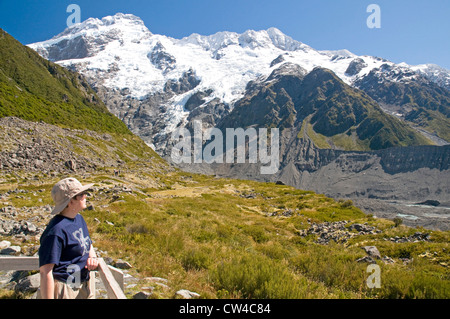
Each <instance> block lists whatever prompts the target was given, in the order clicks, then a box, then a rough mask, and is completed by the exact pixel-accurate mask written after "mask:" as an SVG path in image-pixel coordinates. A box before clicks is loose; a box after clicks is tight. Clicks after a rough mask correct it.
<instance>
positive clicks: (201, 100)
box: [29, 13, 450, 151]
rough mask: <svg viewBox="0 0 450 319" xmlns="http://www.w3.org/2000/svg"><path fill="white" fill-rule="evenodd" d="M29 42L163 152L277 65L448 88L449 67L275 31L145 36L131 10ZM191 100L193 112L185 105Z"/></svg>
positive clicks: (357, 79)
mask: <svg viewBox="0 0 450 319" xmlns="http://www.w3.org/2000/svg"><path fill="white" fill-rule="evenodd" d="M29 46H30V47H31V48H33V49H35V50H36V51H37V52H38V53H39V54H41V55H42V56H43V57H45V58H47V59H49V60H51V61H55V62H57V63H58V64H60V65H62V66H65V67H68V68H71V69H73V70H76V71H78V72H80V73H82V74H83V75H85V76H86V77H87V78H88V80H89V81H90V83H91V85H92V86H93V87H94V88H95V89H96V90H97V91H98V92H99V95H100V97H101V98H102V99H103V100H104V102H105V103H106V105H107V106H108V107H109V108H110V110H111V111H112V112H113V113H114V114H116V115H117V116H118V117H119V118H121V119H122V120H123V121H124V122H125V123H126V124H127V125H128V126H129V127H130V128H131V129H132V130H133V131H134V132H135V133H137V134H138V135H140V136H141V137H142V138H143V139H144V140H145V141H146V142H147V143H149V144H150V145H154V147H155V148H156V150H157V151H158V150H161V149H164V147H165V146H166V143H165V142H164V141H165V140H166V138H167V135H168V134H169V133H170V132H171V130H173V129H174V128H175V127H177V126H179V125H186V124H188V123H189V119H192V117H193V116H194V114H195V116H197V118H198V116H201V118H203V119H206V118H208V119H209V120H208V121H209V122H208V121H207V122H208V124H210V125H214V124H215V122H216V120H217V119H218V118H220V117H221V116H222V115H223V114H225V113H227V112H229V111H230V110H231V109H232V108H233V105H234V103H235V102H236V101H238V100H239V99H241V98H242V97H243V96H244V95H245V93H246V88H247V86H248V84H249V83H251V81H255V80H259V81H261V80H262V79H266V78H268V77H269V75H270V74H271V73H272V72H273V71H274V70H275V69H276V68H278V67H279V66H280V65H281V64H283V63H291V64H296V65H299V66H301V68H303V69H304V70H306V72H310V71H312V70H313V69H314V68H315V67H321V68H326V69H329V70H332V71H333V72H334V73H335V74H336V75H337V76H338V77H339V78H340V79H341V80H342V81H343V82H345V83H346V84H349V85H351V86H355V87H358V85H362V83H363V79H364V78H365V77H366V76H368V75H370V74H371V75H372V76H373V75H374V74H376V75H377V76H376V79H377V81H378V82H379V81H390V82H401V83H408V81H415V80H417V79H418V78H421V79H426V81H429V82H432V83H436V85H438V86H439V87H442V88H444V90H446V92H448V90H449V88H450V72H449V71H448V70H445V69H443V68H440V67H438V66H435V65H421V66H409V65H406V64H404V63H402V64H394V63H392V62H389V61H387V60H384V59H382V58H377V57H372V56H357V55H355V54H353V53H351V52H349V51H347V50H338V51H318V50H315V49H313V48H311V47H309V46H308V45H306V44H304V43H301V42H299V41H296V40H294V39H292V38H291V37H289V36H287V35H285V34H283V33H282V32H281V31H280V30H278V29H276V28H270V29H268V30H261V31H253V30H248V31H246V32H244V33H242V34H238V33H235V32H218V33H216V34H213V35H209V36H204V35H199V34H192V35H190V36H188V37H185V38H182V39H174V38H170V37H167V36H164V35H158V34H152V33H151V32H150V31H149V30H148V29H147V27H146V26H145V25H144V23H143V21H142V20H141V19H140V18H138V17H136V16H134V15H131V14H122V13H118V14H116V15H114V16H108V17H105V18H103V19H101V20H100V19H94V18H90V19H88V20H86V21H84V22H82V23H79V24H75V25H73V26H71V27H69V28H67V29H66V30H65V31H64V32H62V33H60V34H58V35H56V36H55V37H54V38H52V39H50V40H47V41H44V42H39V43H34V44H30V45H29ZM193 101H195V103H194V105H195V108H196V110H194V109H193V107H191V108H187V107H186V105H187V104H188V103H190V102H193ZM189 105H191V104H189ZM446 107H448V106H446ZM195 112H197V113H195ZM396 112H397V114H400V115H404V114H401V111H399V110H398V109H397V110H396Z"/></svg>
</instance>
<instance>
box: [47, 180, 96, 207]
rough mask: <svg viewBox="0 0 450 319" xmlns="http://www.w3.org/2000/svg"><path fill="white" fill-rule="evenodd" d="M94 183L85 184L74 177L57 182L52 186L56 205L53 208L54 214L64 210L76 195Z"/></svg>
mask: <svg viewBox="0 0 450 319" xmlns="http://www.w3.org/2000/svg"><path fill="white" fill-rule="evenodd" d="M93 185H94V184H88V185H85V186H83V185H81V183H80V182H79V181H78V180H77V179H76V178H73V177H69V178H65V179H63V180H61V181H59V182H58V183H56V184H55V186H53V188H52V198H53V201H54V202H55V205H56V206H55V208H53V210H52V215H56V214H59V213H60V212H62V211H63V210H64V208H66V207H67V205H68V204H69V202H70V200H71V199H72V198H73V197H74V196H75V195H77V194H80V193H82V192H84V191H85V190H87V189H89V188H91V187H92V186H93Z"/></svg>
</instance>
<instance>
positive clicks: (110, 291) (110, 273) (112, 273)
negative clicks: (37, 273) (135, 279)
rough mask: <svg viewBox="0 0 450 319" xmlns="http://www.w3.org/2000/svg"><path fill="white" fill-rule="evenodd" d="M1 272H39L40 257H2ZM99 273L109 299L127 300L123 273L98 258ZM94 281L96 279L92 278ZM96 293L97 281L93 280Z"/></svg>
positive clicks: (92, 284)
mask: <svg viewBox="0 0 450 319" xmlns="http://www.w3.org/2000/svg"><path fill="white" fill-rule="evenodd" d="M0 270H39V257H11V256H7V257H3V256H2V257H0ZM97 271H98V273H99V274H100V278H101V280H102V282H103V285H104V286H105V288H106V293H107V295H108V298H109V299H126V297H125V294H124V293H123V272H122V271H121V270H119V269H117V268H114V267H111V266H108V265H107V264H106V262H105V261H104V260H103V258H98V268H97ZM92 279H94V278H92ZM90 284H91V289H92V291H94V292H95V280H91V283H90Z"/></svg>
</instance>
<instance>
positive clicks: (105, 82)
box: [29, 13, 450, 228]
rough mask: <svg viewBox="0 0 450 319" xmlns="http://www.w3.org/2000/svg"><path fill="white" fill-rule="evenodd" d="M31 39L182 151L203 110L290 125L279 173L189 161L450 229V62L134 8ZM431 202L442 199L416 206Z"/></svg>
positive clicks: (236, 122)
mask: <svg viewBox="0 0 450 319" xmlns="http://www.w3.org/2000/svg"><path fill="white" fill-rule="evenodd" d="M29 47H31V48H32V49H34V50H35V51H37V52H38V53H39V54H40V55H41V56H42V57H44V58H45V59H48V60H50V61H53V62H56V63H57V64H59V65H61V66H63V67H66V68H68V69H71V70H72V71H76V72H78V73H81V74H82V75H83V76H84V77H85V78H86V79H87V81H88V82H89V84H90V85H91V86H92V87H93V89H94V90H95V91H96V94H97V95H98V97H99V98H100V99H101V100H102V101H103V102H104V103H105V105H106V107H107V108H108V109H109V110H110V111H111V112H112V113H113V114H115V115H116V116H117V117H118V118H119V119H121V120H122V121H123V122H124V123H125V124H126V125H127V126H128V128H129V129H130V130H131V131H132V132H133V133H135V134H136V135H138V136H140V137H141V138H142V139H143V140H144V141H145V142H146V143H147V144H148V145H150V146H151V147H152V148H153V149H154V150H155V151H156V152H157V153H158V154H159V155H161V156H162V157H163V158H165V159H166V160H168V161H170V160H171V150H172V147H173V146H174V143H175V140H173V139H172V138H171V137H172V132H173V131H174V129H175V128H180V127H185V128H188V129H189V130H190V131H192V130H193V127H194V124H193V123H194V121H201V123H202V124H203V130H206V129H207V128H212V127H215V128H219V129H221V130H222V131H225V129H226V128H243V129H247V128H250V127H252V128H279V129H280V146H279V147H280V167H279V170H278V172H277V173H276V174H272V175H262V174H260V169H259V165H258V164H248V163H247V164H235V163H231V164H217V163H214V164H205V163H198V164H184V165H182V164H180V165H179V166H180V167H181V168H182V169H183V170H186V171H190V172H197V173H206V174H215V175H217V176H222V177H234V178H244V179H254V180H260V181H272V182H275V181H280V182H282V183H284V184H289V185H292V186H295V187H297V188H301V189H311V190H314V191H316V192H320V193H323V194H326V195H328V196H331V197H334V198H352V199H354V200H355V202H356V203H357V204H358V205H359V206H360V207H361V208H363V209H365V210H366V211H369V212H372V213H374V214H376V215H377V216H378V215H379V216H383V214H384V216H389V217H392V216H396V215H400V216H402V217H404V218H405V219H406V220H407V222H409V223H410V224H412V225H416V224H419V225H426V226H430V227H436V225H437V224H439V225H440V227H443V228H448V220H447V217H448V207H449V206H450V201H449V200H448V198H450V197H449V193H450V184H449V181H450V174H449V159H450V146H449V142H450V119H449V116H450V71H448V70H446V69H444V68H441V67H439V66H437V65H431V64H424V65H418V66H410V65H407V64H405V63H400V64H395V63H393V62H390V61H387V60H385V59H383V58H379V57H373V56H357V55H355V54H353V53H351V52H349V51H347V50H337V51H318V50H315V49H313V48H311V47H309V46H308V45H306V44H304V43H301V42H299V41H296V40H294V39H292V38H291V37H289V36H287V35H285V34H283V33H282V32H281V31H280V30H278V29H276V28H270V29H268V30H262V31H253V30H248V31H246V32H244V33H242V34H238V33H234V32H226V31H224V32H218V33H216V34H213V35H209V36H205V35H199V34H192V35H190V36H188V37H185V38H182V39H174V38H170V37H167V36H164V35H158V34H153V33H151V32H150V31H149V29H147V27H146V26H145V25H144V23H143V21H142V20H141V19H140V18H138V17H136V16H134V15H131V14H122V13H118V14H116V15H114V16H108V17H105V18H103V19H101V20H100V19H95V18H90V19H88V20H86V21H84V22H82V23H79V24H75V25H73V26H71V27H69V28H67V29H66V30H64V31H63V32H62V33H60V34H58V35H56V36H55V37H53V38H52V39H50V40H47V41H44V42H39V43H34V44H30V45H29ZM204 142H205V141H204ZM427 200H433V201H434V203H435V202H437V203H439V204H438V206H436V205H435V206H433V207H427V208H426V209H425V210H424V209H422V208H421V207H417V206H415V207H412V206H405V205H411V204H416V203H418V202H424V201H427ZM415 210H417V211H415ZM427 214H428V217H430V216H431V215H432V216H433V222H432V223H431V222H430V221H429V220H430V218H428V217H427ZM430 214H431V215H430ZM430 223H431V224H430Z"/></svg>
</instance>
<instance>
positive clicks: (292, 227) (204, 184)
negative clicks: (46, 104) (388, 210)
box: [0, 170, 450, 299]
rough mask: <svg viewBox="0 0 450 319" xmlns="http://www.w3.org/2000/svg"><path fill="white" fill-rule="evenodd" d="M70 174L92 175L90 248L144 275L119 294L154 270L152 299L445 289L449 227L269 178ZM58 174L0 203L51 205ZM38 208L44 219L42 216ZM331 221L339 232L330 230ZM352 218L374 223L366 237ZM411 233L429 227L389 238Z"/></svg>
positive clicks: (425, 293) (384, 294) (28, 246)
mask: <svg viewBox="0 0 450 319" xmlns="http://www.w3.org/2000/svg"><path fill="white" fill-rule="evenodd" d="M77 177H78V178H79V179H80V180H82V181H83V183H88V182H93V183H95V190H94V192H93V193H92V195H91V196H90V197H89V199H88V203H89V204H91V205H93V208H94V209H93V210H87V211H84V212H83V213H82V214H83V215H84V217H85V219H86V220H87V223H88V226H89V229H90V233H91V236H92V238H93V240H94V245H95V246H96V247H97V248H98V249H99V250H100V251H103V252H105V251H106V252H107V253H108V256H109V257H112V258H115V259H116V258H121V259H124V260H126V261H128V262H129V263H130V264H132V265H133V268H132V269H130V271H129V272H130V274H132V275H133V276H135V277H137V278H140V280H139V281H138V283H137V286H135V287H133V288H128V289H126V290H125V292H126V293H127V294H129V295H132V294H133V293H136V292H137V291H139V290H140V289H141V288H143V287H148V285H149V282H148V281H146V280H145V278H146V277H150V276H153V277H162V278H166V279H168V285H167V287H163V286H159V285H158V286H155V288H154V290H153V294H152V298H174V296H175V292H176V291H177V290H179V289H188V290H190V291H194V292H197V293H199V294H200V296H201V297H200V298H283V299H285V298H286V299H287V298H449V297H450V295H449V292H450V290H449V289H448V288H449V287H450V281H449V278H448V265H449V262H450V258H449V255H448V249H449V248H450V247H449V244H448V243H449V239H450V237H449V232H440V231H429V230H425V229H413V228H409V227H406V226H402V225H398V223H397V224H396V223H394V222H393V221H389V220H384V219H378V218H374V217H372V216H369V215H365V214H364V213H362V212H361V211H360V210H359V209H358V208H356V207H354V206H353V205H352V203H351V202H350V201H335V200H332V199H330V198H327V197H325V196H323V195H319V194H315V193H313V192H310V191H302V190H298V189H294V188H292V187H288V186H282V185H275V184H270V183H257V182H249V181H238V180H229V179H216V178H213V177H207V176H203V175H195V174H187V173H182V172H177V171H174V172H171V173H167V174H156V173H154V172H151V173H150V172H148V171H145V170H143V171H140V172H137V171H134V172H131V171H130V172H127V171H125V170H124V171H123V172H122V173H121V174H120V176H112V175H110V174H108V173H107V172H103V173H102V174H100V173H99V174H92V175H89V176H88V177H86V176H85V177H83V176H77ZM58 179H59V177H54V178H47V179H46V180H41V181H39V182H36V181H34V182H30V181H28V182H27V183H24V182H23V181H20V183H19V184H16V183H15V181H13V180H9V181H5V180H3V181H2V183H1V184H0V193H6V191H7V190H13V189H20V190H21V191H20V192H17V193H15V194H14V193H11V194H10V195H9V196H8V197H3V198H2V199H1V200H0V208H1V207H6V206H7V205H13V206H15V207H35V206H36V205H37V204H36V203H38V202H40V204H39V205H46V204H50V205H51V203H52V202H51V198H50V190H51V187H52V186H53V184H54V182H56V181H57V180H58ZM32 211H39V209H36V208H34V209H32ZM40 216H41V217H40V219H41V223H45V222H46V221H47V220H48V219H49V216H45V215H43V214H40ZM339 221H346V224H345V225H346V226H345V228H343V229H341V230H339V231H333V232H332V230H331V229H332V228H331V225H333V223H337V222H339ZM324 223H328V224H324ZM354 224H360V225H364V224H365V225H366V226H367V227H373V228H372V229H375V230H377V231H373V232H371V233H364V234H363V233H360V232H358V231H357V230H355V229H352V227H351V225H354ZM320 225H329V226H327V227H328V229H329V231H328V233H329V234H333V236H335V237H334V238H335V239H336V241H335V240H329V241H328V242H327V243H324V242H323V241H322V243H320V242H321V240H323V238H325V237H326V235H324V233H326V231H323V232H322V233H314V232H311V231H310V229H312V228H314V227H318V226H320ZM366 226H364V227H366ZM308 230H309V231H308ZM416 232H422V233H426V234H429V235H430V239H429V241H418V242H394V241H392V238H400V239H402V238H408V237H409V236H411V235H413V234H414V233H416ZM349 234H350V235H349ZM345 236H347V237H345ZM5 239H7V240H12V241H13V242H15V243H17V244H18V245H20V246H22V247H23V251H29V253H30V254H33V253H34V252H35V251H36V249H37V246H36V244H37V241H36V240H37V239H36V238H34V239H33V238H28V239H27V240H25V241H23V240H22V239H20V240H15V239H11V238H8V237H7V238H5ZM372 245H373V246H376V247H377V248H378V249H379V251H380V254H381V256H382V257H385V256H388V257H389V258H390V259H386V260H387V261H386V260H385V261H382V260H380V259H377V260H375V262H376V264H377V265H378V266H379V267H380V269H381V288H369V287H368V286H367V284H366V283H367V278H368V276H369V273H367V266H368V264H367V263H364V262H357V260H358V259H359V258H362V257H364V256H366V252H365V251H364V250H363V249H362V247H364V246H372ZM103 256H105V255H104V254H103Z"/></svg>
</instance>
